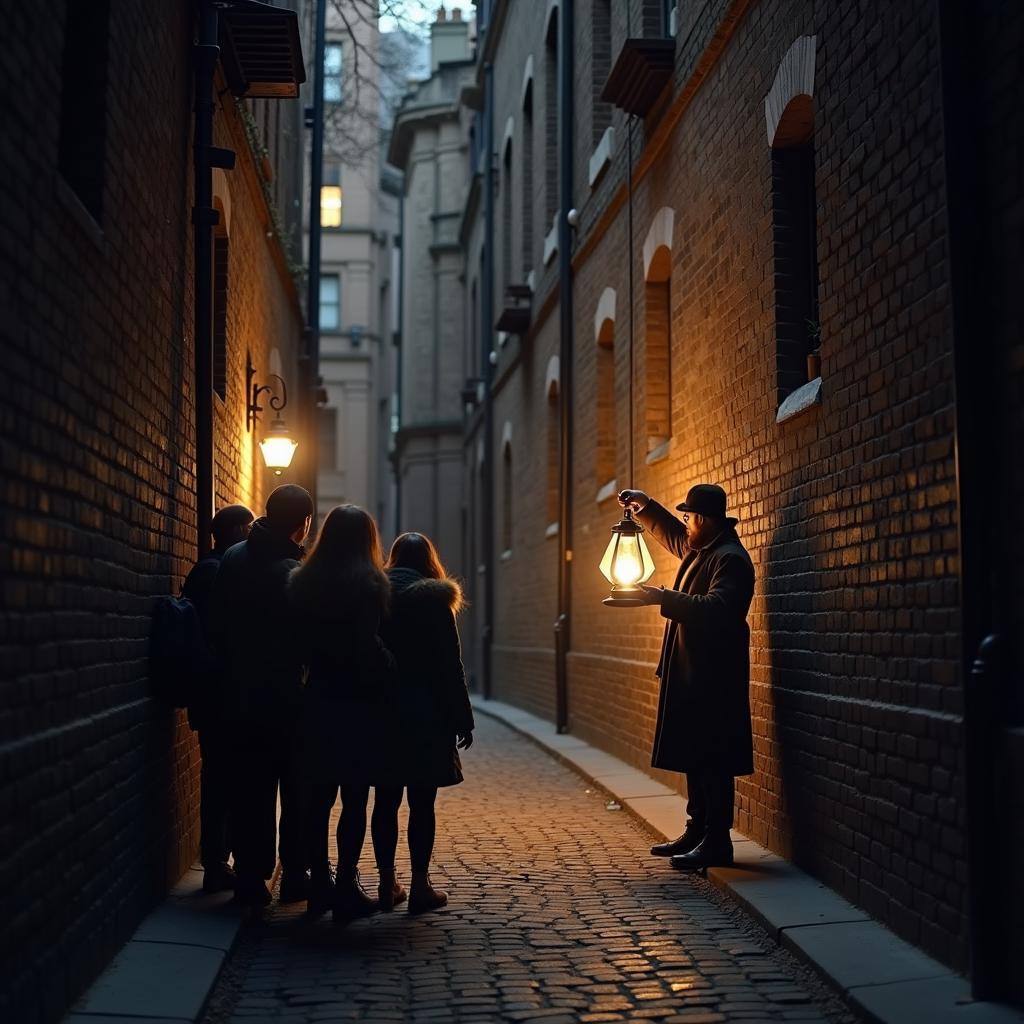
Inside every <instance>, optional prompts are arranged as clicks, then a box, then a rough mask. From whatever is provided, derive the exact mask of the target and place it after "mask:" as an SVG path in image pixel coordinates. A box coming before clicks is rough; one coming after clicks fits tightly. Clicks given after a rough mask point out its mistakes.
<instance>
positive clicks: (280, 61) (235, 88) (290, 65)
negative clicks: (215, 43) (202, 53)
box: [218, 0, 306, 99]
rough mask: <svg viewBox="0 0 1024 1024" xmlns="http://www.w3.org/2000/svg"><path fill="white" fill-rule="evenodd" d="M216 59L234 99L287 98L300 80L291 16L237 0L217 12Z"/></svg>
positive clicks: (301, 67) (251, 0) (294, 92)
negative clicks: (218, 59)
mask: <svg viewBox="0 0 1024 1024" xmlns="http://www.w3.org/2000/svg"><path fill="white" fill-rule="evenodd" d="M219 15H220V16H219V18H218V22H219V26H220V48H221V53H220V59H221V65H222V66H223V68H224V74H225V76H226V77H227V80H228V85H229V86H230V88H231V91H232V92H233V93H234V94H235V95H236V96H245V97H248V98H250V99H270V98H274V97H276V98H279V99H293V98H295V97H296V96H298V95H299V85H300V84H301V83H302V82H304V81H305V80H306V69H305V67H304V65H303V60H302V44H301V42H300V41H299V19H298V15H297V14H296V13H295V12H294V11H289V10H284V9H283V8H280V7H272V6H271V5H270V4H264V3H258V2H257V0H242V2H234V3H230V4H226V5H224V6H223V7H221V8H220V11H219Z"/></svg>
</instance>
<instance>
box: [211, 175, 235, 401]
mask: <svg viewBox="0 0 1024 1024" xmlns="http://www.w3.org/2000/svg"><path fill="white" fill-rule="evenodd" d="M213 205H214V208H215V209H216V211H217V224H216V226H215V227H214V229H213V390H214V392H215V393H216V394H217V395H219V396H220V398H221V399H224V400H226V399H227V395H228V270H229V267H230V260H229V254H230V241H229V238H230V234H231V193H230V191H229V189H228V178H227V175H226V174H225V173H224V172H223V171H222V170H221V169H220V168H219V167H215V168H214V169H213Z"/></svg>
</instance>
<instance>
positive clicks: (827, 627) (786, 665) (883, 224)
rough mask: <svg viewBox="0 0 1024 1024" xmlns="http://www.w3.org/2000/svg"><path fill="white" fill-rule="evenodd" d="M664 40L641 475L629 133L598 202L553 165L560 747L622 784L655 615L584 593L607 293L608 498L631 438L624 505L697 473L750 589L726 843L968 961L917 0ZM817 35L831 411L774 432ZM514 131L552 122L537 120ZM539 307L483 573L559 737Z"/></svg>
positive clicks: (927, 89)
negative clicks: (783, 105) (506, 538)
mask: <svg viewBox="0 0 1024 1024" xmlns="http://www.w3.org/2000/svg"><path fill="white" fill-rule="evenodd" d="M586 11H587V5H582V7H580V5H578V8H577V40H576V44H577V45H576V52H577V55H578V58H579V59H580V60H581V61H588V60H589V59H590V58H589V46H590V27H589V25H588V23H587V14H586ZM516 17H517V16H516V15H515V14H513V15H512V17H511V20H510V22H509V23H508V24H507V25H506V28H505V31H504V36H503V39H502V41H501V43H500V45H499V51H498V54H497V57H496V59H495V80H496V82H498V83H499V84H500V83H501V82H503V81H504V77H503V76H505V75H506V74H508V73H509V71H508V66H507V65H506V64H505V62H506V61H509V62H513V61H515V60H516V59H517V58H518V60H519V61H520V63H519V64H518V65H517V71H518V68H521V67H522V63H521V61H522V50H523V49H524V48H529V47H530V46H531V45H532V46H535V47H536V48H537V50H539V48H540V47H541V45H542V41H541V40H540V38H539V36H540V29H539V27H535V26H533V25H532V23H531V24H527V23H519V22H517V21H516ZM613 19H614V21H613V53H617V52H618V48H619V46H620V45H621V39H622V38H623V34H624V26H623V25H622V24H621V22H622V17H621V12H620V11H619V10H618V8H617V7H616V9H615V11H613ZM680 21H681V24H680V28H679V35H678V37H677V38H678V40H679V46H678V52H677V67H676V74H675V79H674V83H673V86H672V90H671V95H666V97H665V98H664V99H663V100H662V102H661V103H660V104H659V106H658V116H656V117H652V118H651V119H649V120H648V122H647V123H646V124H639V125H637V126H636V127H635V129H634V131H635V154H636V158H637V163H636V172H635V176H636V183H635V196H634V220H635V225H634V242H633V253H634V260H635V261H636V262H635V265H634V273H635V278H636V282H637V284H636V287H637V294H636V296H635V297H634V301H633V303H632V315H633V316H634V317H635V318H636V319H635V331H636V356H637V362H636V365H635V368H634V379H635V380H636V381H637V382H638V383H637V392H636V394H635V395H634V400H635V402H639V400H640V399H641V398H642V397H643V396H642V390H641V389H640V384H641V383H642V381H643V380H644V376H643V362H642V353H643V351H644V346H645V343H646V338H647V337H648V335H647V333H646V332H647V331H648V327H647V324H646V321H645V316H644V309H645V303H644V296H643V295H642V294H641V289H643V287H644V284H643V270H642V265H641V262H640V250H641V246H642V244H643V241H644V238H645V237H646V235H647V232H648V229H649V227H650V225H651V224H652V222H653V218H654V217H655V214H656V213H657V211H659V210H660V209H662V208H663V207H668V208H670V209H672V210H673V211H674V229H673V233H672V239H671V273H670V282H669V284H670V295H671V325H670V327H671V330H670V333H671V370H670V384H671V399H672V404H671V424H672V431H671V432H672V439H671V442H670V444H669V447H668V452H667V456H666V457H665V458H663V459H660V460H656V461H653V463H652V464H651V465H648V464H647V462H646V460H645V459H644V457H643V456H644V454H645V451H644V443H643V433H644V428H643V427H642V426H641V425H642V424H643V423H644V422H645V420H644V418H643V409H644V407H643V405H642V404H636V405H635V406H634V409H635V429H634V434H633V439H632V441H631V439H630V438H629V437H628V434H627V431H626V424H627V422H628V408H629V398H628V395H629V363H628V347H627V344H628V336H629V325H628V319H627V318H628V316H629V315H630V303H629V300H628V298H627V296H628V282H627V264H626V255H625V254H626V252H627V238H626V209H625V206H624V205H622V195H621V189H622V183H623V180H624V152H625V130H626V126H625V122H624V120H623V118H622V116H621V113H620V112H616V114H615V116H614V118H613V126H614V128H615V133H616V145H615V149H614V152H613V157H612V166H611V167H610V168H609V170H608V172H607V173H606V174H605V176H604V177H603V178H602V179H601V180H600V181H599V182H598V183H597V185H596V186H595V188H594V189H593V190H591V189H589V188H588V187H587V185H586V177H585V175H584V176H583V177H581V176H580V171H581V169H582V168H585V167H586V161H587V159H589V147H590V142H591V139H590V137H589V133H586V134H587V137H585V138H582V139H580V140H578V142H579V144H578V146H577V150H578V152H577V154H576V158H575V161H574V165H575V167H576V187H575V191H576V205H577V207H578V208H579V209H580V215H581V219H580V228H579V230H578V231H577V233H576V237H575V266H576V275H575V279H574V297H575V309H574V316H575V322H576V325H577V329H576V364H575V392H574V395H573V408H574V444H575V469H574V472H575V478H574V479H575V494H576V500H575V507H574V515H573V525H572V528H573V544H572V547H573V609H574V610H573V617H572V650H571V652H570V655H569V670H570V694H569V703H570V724H571V729H572V731H573V732H574V733H576V734H578V735H580V736H582V737H583V738H585V739H588V740H590V741H592V742H594V743H596V744H597V745H599V746H601V747H603V748H605V749H607V750H610V751H611V752H613V753H615V754H617V755H619V756H622V757H624V758H625V759H627V760H628V761H630V762H632V763H634V764H637V765H639V766H644V765H646V764H648V763H649V747H650V737H651V733H652V729H653V722H654V715H655V708H656V699H655V698H656V683H655V680H654V679H653V675H652V674H653V669H654V662H655V661H656V657H657V651H658V649H659V644H660V638H661V632H662V626H663V621H662V620H661V619H660V617H659V616H658V615H657V614H656V613H655V612H653V611H651V610H647V609H643V610H637V611H612V610H609V609H607V608H605V607H603V606H602V605H601V604H600V598H601V596H602V595H603V593H604V588H605V585H604V581H603V580H602V578H601V577H600V575H599V574H598V572H597V564H598V562H599V560H600V556H601V553H602V551H603V548H604V546H605V544H606V543H607V539H608V528H609V527H610V526H611V525H612V523H614V521H615V520H616V519H617V518H618V506H617V505H616V504H615V503H614V501H613V500H608V501H605V502H604V503H602V504H598V503H596V502H595V501H594V467H595V465H596V464H597V463H598V451H597V449H596V445H597V443H598V440H597V439H598V438H599V436H600V435H599V432H598V431H597V430H596V429H595V426H594V424H595V412H596V410H598V409H599V408H600V405H601V402H602V399H601V395H600V391H599V388H598V372H597V358H596V357H597V352H596V346H595V345H594V343H593V339H592V328H591V325H592V324H593V317H594V313H595V310H596V308H597V303H598V300H599V297H600V295H601V293H602V292H603V291H604V289H605V288H607V287H612V288H614V289H615V290H616V292H617V295H618V303H617V306H618V310H619V312H618V316H617V319H616V322H615V324H614V339H615V348H614V352H615V356H614V358H615V362H616V372H615V395H616V404H617V412H616V426H617V435H616V436H617V439H618V444H617V447H616V452H615V458H616V477H617V480H618V483H619V485H620V486H624V485H625V484H626V483H628V482H629V481H628V448H627V445H628V444H629V443H633V444H635V445H636V446H637V447H636V451H635V460H634V461H635V470H634V476H633V480H632V483H633V484H634V485H635V486H638V487H641V488H643V489H644V490H647V491H649V492H651V493H653V494H655V495H657V496H659V497H661V498H662V499H663V500H665V501H666V503H669V502H671V503H674V502H675V501H677V500H679V497H680V496H681V495H682V494H683V493H685V491H686V489H687V488H688V487H689V486H690V485H691V484H693V483H695V482H698V481H700V480H714V481H716V482H718V483H720V484H722V485H723V486H724V487H725V488H726V490H727V491H728V492H729V495H730V501H731V504H732V506H733V508H734V511H735V513H736V514H737V515H738V516H739V518H740V527H739V530H740V536H741V537H742V539H743V540H744V542H745V544H746V545H747V546H748V548H749V550H750V552H751V555H752V557H753V559H754V563H755V568H756V571H757V579H758V583H757V591H756V594H755V599H754V604H753V607H752V609H751V614H750V623H751V627H752V652H751V653H752V705H753V713H754V729H755V762H756V773H755V774H754V775H753V776H752V777H750V778H749V779H744V780H741V782H740V785H739V798H738V808H739V815H738V825H739V827H740V828H741V829H742V830H743V831H745V832H746V833H747V834H749V835H751V836H753V837H754V838H755V839H757V840H758V841H760V842H762V843H765V844H766V845H768V846H769V847H770V848H772V849H773V850H776V851H778V852H780V853H783V854H785V855H787V856H791V857H793V858H794V859H795V860H796V861H797V862H798V863H800V864H801V865H803V866H804V867H806V868H807V869H808V870H810V871H811V872H812V873H814V874H816V875H817V876H818V877H820V878H822V879H823V880H824V881H825V882H827V883H828V884H829V885H831V886H833V887H834V888H836V889H837V890H839V891H840V892H841V893H842V894H843V895H845V896H847V897H848V898H850V899H852V900H853V901H854V902H855V903H857V904H859V905H860V906H862V907H864V908H865V909H867V910H868V911H869V912H870V913H872V914H873V915H875V916H876V917H878V918H879V919H880V920H882V921H883V922H885V923H886V924H888V925H889V926H890V927H892V928H893V929H894V930H896V931H897V932H898V933H899V934H901V935H902V936H904V937H906V938H908V939H910V940H911V941H913V942H915V943H918V944H920V945H921V946H923V947H924V948H925V949H926V950H928V951H929V952H930V953H932V954H934V955H936V956H938V957H939V958H941V959H942V960H944V961H946V962H948V963H951V964H954V965H956V966H960V967H962V966H964V964H965V959H966V944H965V934H966V927H965V916H964V915H965V904H966V894H965V890H964V877H965V876H964V849H963V828H964V812H963V802H962V795H963V775H962V763H961V754H960V750H961V735H960V732H961V701H960V689H959V678H958V666H957V656H958V640H957V630H958V621H959V618H958V605H957V600H958V598H957V585H958V580H957V574H956V570H957V565H956V505H955V498H956V494H955V477H954V461H953V444H952V431H953V419H952V401H953V393H952V360H951V338H950V316H949V295H948V284H947V281H948V273H947V268H946V264H945V210H944V204H943V173H942V157H943V151H942V125H941V91H940V78H939V76H940V67H939V50H938V39H937V35H936V26H935V23H934V10H933V5H931V4H929V3H925V2H923V0H922V2H920V3H911V4H901V5H888V4H880V3H879V4H870V5H869V9H864V8H863V5H859V6H856V7H855V5H853V4H847V3H842V4H835V5H828V6H827V8H822V7H821V6H820V5H819V6H817V7H814V6H812V5H810V4H808V3H804V2H798V0H788V2H786V0H778V2H764V3H742V2H734V3H729V2H727V0H720V2H717V3H715V4H711V5H706V6H703V7H701V8H699V9H698V7H697V6H696V5H681V9H680ZM637 23H638V22H637V21H636V20H635V21H634V25H636V24H637ZM811 35H813V36H815V37H816V40H817V59H816V64H815V79H814V97H813V99H814V107H815V123H814V128H815V136H814V145H815V160H816V189H817V206H818V233H817V241H818V261H819V281H820V290H819V300H820V318H821V354H822V379H823V383H822V400H821V403H820V404H819V405H816V406H813V407H812V408H810V409H809V410H808V411H807V412H805V413H804V414H803V415H802V416H800V417H798V418H797V419H794V420H792V421H789V422H785V423H782V424H777V423H776V411H777V408H778V400H779V394H778V376H777V334H776V323H775V302H776V290H775V273H776V269H777V268H776V264H775V252H774V250H773V203H772V161H771V150H770V146H769V140H768V138H767V137H766V130H765V112H764V105H763V102H764V97H765V96H766V94H767V93H768V92H769V90H770V89H771V87H772V83H773V80H774V78H775V74H776V71H777V69H778V67H779V65H780V62H781V61H782V60H783V57H784V56H785V54H786V53H787V51H788V50H789V48H790V47H791V45H792V44H793V43H794V41H795V40H796V39H797V38H798V37H800V36H811ZM506 39H508V40H515V42H514V43H513V42H508V43H506V41H505V40H506ZM531 39H532V42H531ZM535 52H536V51H535ZM514 66H515V65H514ZM518 73H520V74H521V72H518ZM580 80H581V79H580V73H579V71H578V73H577V81H580ZM582 80H584V81H586V80H587V79H586V75H585V73H584V75H583V79H582ZM502 95H503V93H502V91H501V90H500V88H499V91H498V93H497V96H498V97H499V99H500V97H501V96H502ZM535 119H536V120H537V121H538V122H539V123H543V121H544V116H543V111H542V110H540V109H537V110H535ZM502 123H503V118H502V117H501V116H500V115H499V114H498V112H497V111H496V124H502ZM645 147H646V148H645ZM581 148H582V149H586V150H587V152H586V153H580V152H579V150H580V149H581ZM539 284H540V287H539V289H538V294H537V296H536V298H535V302H534V310H535V313H536V312H537V311H538V310H541V309H544V310H545V311H546V312H547V314H548V315H547V316H546V317H545V316H541V317H539V318H538V320H537V322H536V323H535V325H534V328H533V329H532V332H531V334H530V335H529V336H528V337H527V338H525V339H524V340H523V343H522V345H521V346H520V347H518V348H516V349H515V350H514V352H512V353H511V354H509V355H503V356H502V363H501V369H500V372H499V375H498V378H497V381H498V382H497V387H496V397H495V409H496V412H495V422H496V424H497V429H496V443H497V442H498V441H499V440H500V434H501V424H502V423H503V422H504V421H505V420H506V419H508V420H509V421H510V422H511V423H512V424H513V430H514V436H515V438H516V442H515V444H516V452H517V453H519V452H521V453H523V456H524V457H522V458H519V460H518V461H517V469H516V473H515V478H516V488H517V491H516V496H517V502H518V508H519V509H521V510H522V512H521V514H517V516H516V524H515V529H516V539H515V543H514V545H513V552H512V556H511V557H510V558H509V559H507V560H506V561H505V562H503V563H501V564H499V565H498V566H497V567H496V573H497V578H496V595H497V597H496V600H497V610H496V616H495V625H496V635H495V696H498V697H501V698H502V699H506V700H510V701H512V702H513V703H517V704H521V705H522V706H524V707H528V708H530V709H531V710H535V711H537V710H539V711H540V712H541V713H546V714H548V715H549V717H550V716H551V709H552V707H553V702H554V672H553V658H552V654H551V643H550V622H551V618H550V617H549V616H551V615H552V614H553V611H554V596H555V581H556V574H555V570H556V568H557V565H556V552H555V545H554V543H553V541H552V540H550V539H547V540H545V538H544V537H543V532H542V529H543V528H542V523H541V521H540V520H541V516H540V515H539V514H538V512H536V511H535V510H539V509H540V508H543V506H544V501H543V494H542V490H541V487H542V482H543V481H544V479H545V477H544V473H543V471H542V470H543V467H540V466H537V467H533V466H532V463H531V461H530V456H529V454H528V453H531V452H533V453H539V452H541V451H542V450H543V445H542V443H541V438H540V437H539V436H536V434H535V432H536V431H538V430H540V429H541V426H540V425H541V424H543V423H544V416H543V409H542V401H543V390H542V389H543V366H544V365H545V362H546V358H547V355H548V354H550V353H551V352H554V351H556V350H557V343H558V339H557V320H558V317H557V306H555V305H553V304H550V305H546V304H545V303H546V300H548V297H549V295H551V294H552V291H553V289H554V287H555V282H554V280H553V279H551V278H550V277H547V276H545V277H544V278H543V279H542V280H541V281H540V282H539ZM1011 362H1012V359H1011ZM1010 386H1011V385H1009V384H1008V387H1010ZM1017 420H1019V417H1016V418H1015V422H1016V421H1017ZM498 482H499V486H500V477H499V481H498ZM498 500H499V507H500V497H499V499H498ZM655 558H656V560H657V563H658V572H657V575H656V577H655V582H658V583H665V584H670V583H671V580H672V575H673V573H674V570H675V568H676V565H675V563H674V562H673V561H672V560H671V558H670V557H669V556H667V555H666V553H665V552H663V551H661V550H658V551H656V552H655ZM662 777H663V778H664V779H665V780H666V781H670V782H672V783H673V784H678V779H675V778H673V777H671V776H662Z"/></svg>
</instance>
